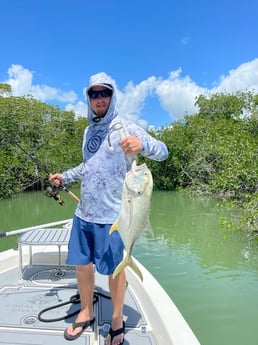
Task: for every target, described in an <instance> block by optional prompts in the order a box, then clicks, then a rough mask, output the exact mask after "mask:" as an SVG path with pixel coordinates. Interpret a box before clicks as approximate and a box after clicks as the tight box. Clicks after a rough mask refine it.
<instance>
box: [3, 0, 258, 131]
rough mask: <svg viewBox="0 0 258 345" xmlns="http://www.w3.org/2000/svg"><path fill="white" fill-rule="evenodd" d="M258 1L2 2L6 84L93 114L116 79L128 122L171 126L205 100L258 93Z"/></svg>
mask: <svg viewBox="0 0 258 345" xmlns="http://www.w3.org/2000/svg"><path fill="white" fill-rule="evenodd" d="M257 37H258V2H257V0H245V1H242V0H239V1H235V0H234V1H233V0H216V1H207V0H205V1H204V0H196V1H192V0H180V1H179V0H177V1H173V0H159V1H156V0H130V1H124V0H109V1H104V0H103V1H102V0H98V1H93V0H91V1H88V0H1V1H0V42H1V54H0V82H7V83H10V84H11V85H12V89H13V94H14V95H18V96H21V95H26V94H32V95H33V96H34V97H35V98H37V99H39V100H42V101H44V102H46V103H51V104H55V105H58V106H60V107H61V108H62V109H69V110H70V109H72V110H74V111H75V113H76V114H77V115H86V114H87V105H86V102H85V97H84V93H83V90H84V88H85V87H86V85H87V82H88V79H89V76H90V75H92V74H95V73H98V72H101V71H104V72H106V73H107V74H109V75H110V76H111V77H112V78H113V79H114V81H115V83H116V85H117V88H118V96H119V97H118V109H119V112H120V114H121V116H124V117H127V118H132V119H133V120H134V121H136V122H138V123H140V124H142V125H143V126H145V127H146V126H147V125H154V126H155V127H158V126H165V125H167V124H170V123H171V122H172V121H173V120H177V119H179V118H182V117H183V116H184V114H186V113H187V114H192V113H195V112H196V111H198V109H197V108H196V107H195V106H194V102H195V98H196V97H197V96H198V95H199V94H206V95H209V94H211V93H214V92H234V91H236V90H243V91H245V90H254V91H255V92H258V44H257Z"/></svg>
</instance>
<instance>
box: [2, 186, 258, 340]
mask: <svg viewBox="0 0 258 345" xmlns="http://www.w3.org/2000/svg"><path fill="white" fill-rule="evenodd" d="M62 198H63V199H64V200H65V202H66V204H65V206H63V207H61V206H59V205H58V203H57V202H55V201H54V200H53V199H49V198H47V197H45V196H44V195H43V194H42V193H29V194H26V195H21V196H19V197H17V198H14V199H9V200H4V201H0V219H1V221H0V231H3V232H5V231H7V230H14V229H17V228H23V227H28V226H31V225H37V224H43V223H46V222H53V221H56V220H60V219H68V218H71V217H72V215H73V212H74V208H75V206H76V204H75V202H74V201H73V200H72V199H70V198H69V196H68V195H67V194H65V193H62ZM234 216H235V215H232V214H230V213H229V211H227V210H222V209H220V208H219V207H217V205H216V203H215V201H213V200H207V199H201V198H193V197H190V196H187V195H184V194H179V193H172V192H169V193H166V192H154V194H153V200H152V211H151V223H152V227H153V230H154V232H155V236H154V237H151V236H150V235H149V234H144V236H142V237H141V238H140V239H139V240H138V242H137V243H136V245H135V247H134V252H133V254H134V255H135V257H136V258H137V259H138V260H139V261H140V262H141V263H143V264H144V265H145V267H146V268H147V269H148V270H149V271H150V272H151V273H152V274H153V275H154V276H155V277H156V278H157V280H158V281H159V282H160V283H161V285H162V286H163V287H164V288H165V290H166V291H167V292H168V294H169V295H170V297H171V298H172V299H173V301H174V302H175V304H176V305H177V306H178V308H179V309H180V311H181V313H182V314H183V316H184V317H185V319H186V320H187V321H188V323H189V325H190V326H191V328H192V329H193V331H194V332H195V334H196V336H197V337H198V339H199V340H200V342H201V344H202V345H218V344H219V345H245V344H248V345H257V344H258V327H257V321H258V244H257V243H256V242H254V241H251V240H250V239H249V238H248V236H247V235H246V234H244V233H239V232H234V231H232V232H228V231H226V230H223V229H221V228H220V226H219V219H220V218H221V217H234ZM15 245H16V238H15V237H9V238H2V239H0V250H3V249H8V248H11V247H13V246H15ZM164 307H165V306H161V308H164ZM171 322H173V321H172V320H171Z"/></svg>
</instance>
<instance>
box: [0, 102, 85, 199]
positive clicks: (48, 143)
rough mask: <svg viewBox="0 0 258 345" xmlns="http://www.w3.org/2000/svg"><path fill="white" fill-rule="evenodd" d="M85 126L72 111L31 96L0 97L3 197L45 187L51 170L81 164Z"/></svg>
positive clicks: (1, 184)
mask: <svg viewBox="0 0 258 345" xmlns="http://www.w3.org/2000/svg"><path fill="white" fill-rule="evenodd" d="M85 126H86V119H75V117H74V113H73V112H67V111H61V110H60V109H58V108H57V107H54V106H51V105H48V104H44V103H42V102H39V101H37V100H35V99H33V98H31V97H12V96H9V97H0V128H1V130H0V178H1V179H0V198H5V197H8V196H12V195H13V194H15V193H17V192H20V191H24V190H28V189H31V188H34V189H38V188H44V184H46V183H48V172H55V171H62V170H63V169H66V168H68V167H70V166H74V165H76V164H79V162H80V160H81V143H82V136H83V131H84V128H85ZM16 143H17V144H18V145H20V146H21V147H22V148H23V149H24V150H25V151H26V152H27V153H28V154H29V155H30V157H32V158H34V161H33V160H32V159H30V157H29V156H28V155H26V153H24V152H23V151H22V150H21V149H20V148H19V147H18V146H17V145H16ZM37 162H38V164H37Z"/></svg>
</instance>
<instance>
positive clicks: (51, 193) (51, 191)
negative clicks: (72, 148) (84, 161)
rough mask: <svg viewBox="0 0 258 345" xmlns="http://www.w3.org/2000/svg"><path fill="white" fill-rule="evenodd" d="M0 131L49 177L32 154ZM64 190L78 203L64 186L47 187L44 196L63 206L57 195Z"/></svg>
mask: <svg viewBox="0 0 258 345" xmlns="http://www.w3.org/2000/svg"><path fill="white" fill-rule="evenodd" d="M0 131H1V132H2V133H3V135H4V136H5V137H6V138H7V139H8V140H9V141H10V142H11V143H13V144H14V145H16V146H17V147H18V148H19V149H20V150H21V151H22V152H23V153H25V155H26V156H28V157H29V158H30V159H31V160H32V161H33V162H34V163H35V164H36V166H37V168H38V169H39V170H42V171H44V172H45V173H47V174H48V175H50V172H49V171H48V169H47V168H46V166H45V165H43V164H42V163H41V162H40V161H39V160H38V159H36V158H35V157H34V156H33V155H32V154H30V153H29V152H27V151H26V150H25V149H24V148H23V147H22V146H21V145H20V144H19V143H18V142H17V140H15V139H14V138H12V137H11V136H10V135H9V134H7V133H6V131H4V130H3V129H2V128H1V127H0ZM60 188H61V189H62V190H64V191H65V192H66V193H68V194H69V196H70V197H71V198H72V199H74V200H75V201H76V202H79V201H80V199H79V198H78V197H77V196H76V195H75V194H74V193H73V192H71V191H70V190H69V189H68V188H67V187H66V186H64V185H63V184H61V183H60V184H59V186H58V187H56V186H49V187H48V188H47V190H46V196H48V197H49V198H53V199H54V200H56V201H57V202H58V203H59V205H60V206H63V205H64V201H63V200H61V197H60V194H59V189H60Z"/></svg>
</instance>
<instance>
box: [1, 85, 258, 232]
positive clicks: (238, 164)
mask: <svg viewBox="0 0 258 345" xmlns="http://www.w3.org/2000/svg"><path fill="white" fill-rule="evenodd" d="M1 90H2V91H1ZM10 91H11V90H10V88H9V87H8V86H6V85H5V84H0V129H1V130H0V198H4V197H9V196H12V195H13V194H15V193H17V192H20V191H23V190H28V189H31V188H35V189H38V188H44V184H46V183H48V174H47V172H46V171H45V170H47V171H49V172H56V171H63V170H65V169H68V168H70V167H73V166H75V165H77V164H79V163H80V162H81V144H82V137H83V131H84V128H85V126H86V125H87V121H86V119H85V118H78V119H76V118H75V116H74V114H73V112H67V111H61V110H60V109H59V108H57V107H54V106H51V105H48V104H44V103H42V102H39V101H37V100H35V99H33V98H30V97H13V96H10ZM196 105H197V106H198V107H199V111H198V113H197V114H195V115H191V116H185V117H184V118H183V119H182V120H180V121H176V122H173V123H172V124H171V125H170V126H168V127H165V128H162V129H161V130H158V131H152V132H151V134H152V135H153V136H155V137H156V138H157V139H159V140H161V141H163V142H165V143H166V145H167V147H168V150H169V157H168V159H167V160H166V161H164V162H155V161H151V160H147V159H146V158H144V157H140V161H141V162H142V161H147V163H148V166H149V168H150V169H151V171H152V174H153V178H154V183H155V188H157V189H163V190H178V189H186V190H189V191H191V192H193V193H202V194H203V193H205V194H209V195H214V196H215V197H217V198H219V199H220V200H223V201H225V202H226V203H227V204H230V205H232V206H233V207H237V208H239V210H240V212H241V215H242V218H240V221H239V224H237V225H235V224H234V225H232V224H227V225H225V226H226V227H228V228H234V229H235V228H242V229H243V228H245V229H248V230H252V231H258V225H257V213H258V212H257V208H258V164H257V157H258V95H256V94H253V93H251V92H245V93H244V92H237V93H235V94H214V95H211V96H210V97H207V96H203V95H200V96H199V97H198V98H197V100H196ZM6 134H7V135H6ZM10 137H11V139H12V140H10ZM13 141H16V142H17V143H19V144H20V145H21V146H22V147H23V148H24V149H25V150H26V151H27V152H28V153H29V154H30V155H32V156H33V157H35V159H36V160H37V161H38V162H40V164H38V166H37V164H35V162H33V161H32V160H31V159H30V158H29V157H28V156H27V155H26V154H24V153H23V152H21V150H20V149H19V148H18V147H17V145H14V143H13ZM222 223H223V224H226V223H227V222H226V221H225V220H224V221H223V222H222Z"/></svg>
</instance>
